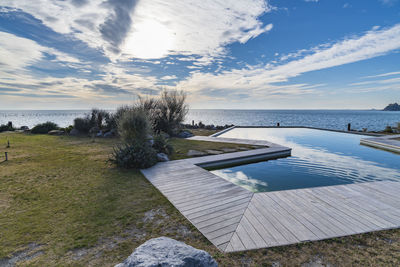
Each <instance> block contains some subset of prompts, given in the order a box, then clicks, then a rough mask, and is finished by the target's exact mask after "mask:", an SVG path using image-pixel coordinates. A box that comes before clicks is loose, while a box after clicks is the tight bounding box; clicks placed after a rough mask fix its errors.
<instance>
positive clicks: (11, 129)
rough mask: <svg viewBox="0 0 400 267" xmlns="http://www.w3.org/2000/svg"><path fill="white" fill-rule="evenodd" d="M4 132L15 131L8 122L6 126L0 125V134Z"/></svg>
mask: <svg viewBox="0 0 400 267" xmlns="http://www.w3.org/2000/svg"><path fill="white" fill-rule="evenodd" d="M5 131H15V128H14V127H13V125H12V122H11V121H9V122H8V123H7V124H2V125H0V133H1V132H5Z"/></svg>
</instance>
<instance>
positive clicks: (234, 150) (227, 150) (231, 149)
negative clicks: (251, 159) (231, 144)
mask: <svg viewBox="0 0 400 267" xmlns="http://www.w3.org/2000/svg"><path fill="white" fill-rule="evenodd" d="M221 150H222V151H224V152H225V153H231V152H236V151H237V150H236V149H235V148H227V147H225V148H221Z"/></svg>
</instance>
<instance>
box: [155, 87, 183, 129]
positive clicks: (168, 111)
mask: <svg viewBox="0 0 400 267" xmlns="http://www.w3.org/2000/svg"><path fill="white" fill-rule="evenodd" d="M185 101H186V95H185V93H184V92H183V91H176V90H174V91H163V92H162V93H161V97H160V99H159V100H158V101H157V102H156V104H155V106H156V110H155V111H154V114H153V115H152V116H153V117H154V118H153V120H154V121H153V127H154V130H155V132H157V133H160V132H165V133H168V134H169V135H176V134H177V133H178V132H179V129H180V128H181V124H182V122H183V121H184V120H185V117H186V115H187V113H188V106H187V105H186V104H185Z"/></svg>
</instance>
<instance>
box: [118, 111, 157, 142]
mask: <svg viewBox="0 0 400 267" xmlns="http://www.w3.org/2000/svg"><path fill="white" fill-rule="evenodd" d="M117 124H118V133H119V134H120V136H121V137H122V139H123V140H124V141H125V142H126V143H134V142H136V143H138V142H143V143H144V142H145V141H146V139H147V138H148V136H149V134H150V133H151V126H150V122H149V119H148V117H147V114H146V112H144V111H143V110H141V109H138V108H132V109H129V110H127V111H125V112H124V113H123V114H122V116H121V118H120V119H118V121H117Z"/></svg>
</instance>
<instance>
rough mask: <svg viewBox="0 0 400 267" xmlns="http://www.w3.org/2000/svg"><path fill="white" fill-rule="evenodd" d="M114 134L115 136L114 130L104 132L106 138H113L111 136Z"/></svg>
mask: <svg viewBox="0 0 400 267" xmlns="http://www.w3.org/2000/svg"><path fill="white" fill-rule="evenodd" d="M113 136H114V133H113V132H112V131H109V132H106V133H105V134H104V137H105V138H111V137H113Z"/></svg>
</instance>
